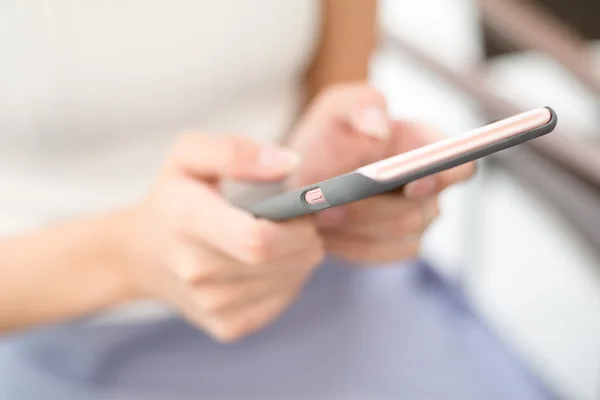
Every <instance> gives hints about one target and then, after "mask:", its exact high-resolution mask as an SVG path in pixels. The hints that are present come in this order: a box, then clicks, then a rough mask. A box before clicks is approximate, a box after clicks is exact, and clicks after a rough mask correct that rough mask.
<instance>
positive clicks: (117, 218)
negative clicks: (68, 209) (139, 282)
mask: <svg viewBox="0 0 600 400" xmlns="http://www.w3.org/2000/svg"><path fill="white" fill-rule="evenodd" d="M125 221H126V218H125V216H124V215H120V214H119V215H111V216H107V217H102V218H94V219H88V220H82V221H78V222H72V223H67V224H63V225H57V226H55V227H52V228H48V229H45V230H41V231H38V232H36V233H34V234H32V235H28V236H23V237H17V238H13V239H9V240H5V241H1V242H0V332H7V331H11V330H15V329H22V328H26V327H29V326H32V325H34V324H40V323H46V322H52V321H57V320H63V319H68V318H73V317H78V316H81V315H84V314H88V313H93V312H95V311H100V310H102V309H105V308H107V307H110V306H112V305H116V304H118V303H120V302H122V301H125V300H127V299H128V298H129V297H130V296H132V294H133V293H132V292H131V290H130V289H131V288H129V287H128V286H127V285H128V284H127V282H128V279H127V277H126V276H125V271H126V270H127V269H126V265H124V264H125V263H124V259H125V257H123V256H124V255H123V254H122V251H120V250H119V249H121V248H122V247H123V246H121V245H120V243H119V242H120V241H122V240H124V235H125V234H124V227H125V225H126V224H124V222H125Z"/></svg>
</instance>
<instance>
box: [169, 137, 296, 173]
mask: <svg viewBox="0 0 600 400" xmlns="http://www.w3.org/2000/svg"><path fill="white" fill-rule="evenodd" d="M299 164H300V156H299V155H298V154H297V153H296V152H295V151H293V150H290V149H286V148H281V147H275V146H263V145H260V144H258V143H256V142H254V141H252V140H251V139H249V138H245V137H241V136H229V137H227V136H225V137H223V136H221V137H218V136H214V135H206V134H194V133H192V134H184V135H182V136H181V137H179V139H178V140H177V142H176V144H175V146H174V147H173V151H172V153H171V155H170V157H169V159H168V161H167V163H166V171H167V172H170V173H176V174H181V173H184V174H189V175H193V176H194V177H196V178H198V179H203V180H219V179H222V178H229V179H234V180H243V181H274V180H280V179H282V178H284V177H286V176H287V175H289V174H290V173H291V172H293V171H294V170H295V169H296V168H297V167H298V165H299Z"/></svg>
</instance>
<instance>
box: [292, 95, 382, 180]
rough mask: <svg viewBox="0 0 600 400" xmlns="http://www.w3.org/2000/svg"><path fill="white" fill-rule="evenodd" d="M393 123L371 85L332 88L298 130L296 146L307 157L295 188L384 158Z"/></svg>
mask: <svg viewBox="0 0 600 400" xmlns="http://www.w3.org/2000/svg"><path fill="white" fill-rule="evenodd" d="M390 125H391V122H390V120H389V117H388V114H387V107H386V102H385V99H384V98H383V96H382V95H381V94H379V93H378V92H377V91H375V90H374V89H372V88H370V87H369V86H366V85H343V86H339V87H334V88H332V89H329V90H327V91H326V92H324V93H323V94H322V95H320V96H319V97H318V98H317V99H316V100H315V101H314V103H313V104H312V105H311V107H310V109H309V110H308V111H307V113H306V114H305V115H304V118H303V119H302V120H301V122H300V124H299V125H298V127H297V129H296V130H295V132H294V136H293V137H294V141H293V142H294V147H295V148H297V149H299V150H300V151H301V153H302V154H303V155H304V164H303V166H302V169H301V171H300V172H301V173H300V174H299V175H297V176H294V179H293V180H292V181H293V183H294V185H299V184H307V183H311V182H315V181H318V180H322V179H327V178H331V177H333V176H335V175H338V174H341V173H345V172H349V171H351V170H353V169H355V168H358V167H361V166H363V165H365V164H368V163H370V162H373V161H376V160H379V159H381V158H382V157H383V155H384V153H385V149H386V146H387V142H388V139H389V137H390V131H391V129H390Z"/></svg>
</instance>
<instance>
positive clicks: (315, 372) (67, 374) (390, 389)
mask: <svg viewBox="0 0 600 400" xmlns="http://www.w3.org/2000/svg"><path fill="white" fill-rule="evenodd" d="M16 343H19V344H9V345H8V346H5V348H4V350H3V355H1V356H0V368H5V366H6V365H8V364H9V363H10V365H11V366H12V367H11V368H10V371H8V374H7V375H6V376H7V377H8V379H7V380H6V381H5V382H6V383H5V385H6V386H5V390H6V391H8V393H12V392H11V391H14V393H15V394H17V392H19V391H20V394H19V395H18V397H17V396H13V397H8V398H17V399H23V400H30V399H31V400H33V399H38V398H39V399H42V398H43V399H53V398H60V399H61V400H63V399H71V398H77V399H82V400H87V399H121V398H123V399H128V400H135V399H138V398H139V399H147V400H152V399H154V398H156V399H159V398H160V399H163V398H169V399H174V400H177V399H182V400H183V399H188V398H190V399H191V398H196V399H197V398H198V396H200V398H211V399H217V398H241V397H243V398H246V399H249V398H260V399H271V398H272V399H282V398H285V399H296V398H297V399H308V398H326V399H353V398H374V399H378V400H379V399H388V398H389V399H397V398H403V399H425V398H444V399H471V398H473V399H475V398H477V399H479V398H485V399H506V398H529V399H548V398H552V397H550V396H549V395H548V394H547V393H545V392H544V391H543V390H542V389H541V387H540V386H539V385H538V383H537V382H536V381H535V379H534V378H533V377H532V376H530V375H529V374H528V373H527V372H526V371H525V370H524V369H523V368H522V366H521V365H520V364H519V363H518V362H517V361H516V360H515V359H514V358H512V357H511V356H510V354H508V353H507V352H506V351H505V350H504V348H503V346H502V345H501V343H499V342H498V341H497V340H496V338H494V337H493V335H491V334H490V332H489V331H488V330H486V329H485V326H483V325H482V324H481V323H480V322H479V321H478V320H477V318H476V317H475V316H474V315H473V314H472V313H471V312H470V311H469V309H468V307H467V306H466V304H465V303H464V302H463V301H462V300H461V299H460V296H459V295H458V296H457V293H456V292H455V291H453V290H450V289H449V288H448V287H447V286H445V285H444V284H443V283H442V282H441V281H440V280H439V279H437V277H436V276H435V274H433V273H432V271H431V270H429V269H428V268H427V267H425V266H422V265H418V264H414V265H412V264H411V265H405V266H392V267H389V268H384V269H372V268H370V269H354V268H350V267H347V266H343V265H337V264H335V263H329V264H328V265H326V266H325V267H324V268H322V269H321V270H320V271H318V273H317V275H316V276H315V279H313V281H312V282H311V283H310V284H309V285H308V287H307V288H306V290H305V292H304V293H303V294H302V296H301V297H300V298H299V300H298V301H297V302H296V303H295V304H294V305H293V306H292V308H291V309H290V310H289V311H288V312H287V313H285V315H284V316H283V317H282V318H280V319H279V320H278V321H276V323H274V324H273V325H271V326H269V327H268V328H267V329H265V330H263V331H262V332H260V333H258V334H255V335H253V336H250V337H248V338H246V339H244V340H242V341H240V342H237V343H233V344H226V345H225V344H216V343H214V342H212V341H211V340H210V339H209V338H208V337H206V336H205V335H203V334H202V333H201V332H199V331H198V330H197V329H195V328H193V327H191V326H189V325H187V324H186V323H185V322H184V321H182V320H180V319H177V318H172V319H168V320H163V321H159V322H154V323H151V324H140V325H135V326H132V325H122V326H118V325H115V326H105V327H90V326H84V325H80V324H69V325H65V326H61V327H58V328H55V329H53V330H51V331H50V332H40V333H36V334H34V335H32V336H31V337H30V338H23V339H21V340H19V341H18V342H16ZM7 370H8V368H7ZM2 385H3V384H2V383H0V393H1V392H2V389H3V388H2ZM42 391H43V393H42ZM36 393H37V394H36ZM75 393H77V395H75ZM36 396H39V397H36Z"/></svg>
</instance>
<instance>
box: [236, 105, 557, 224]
mask: <svg viewBox="0 0 600 400" xmlns="http://www.w3.org/2000/svg"><path fill="white" fill-rule="evenodd" d="M556 120H557V117H556V113H555V112H554V110H553V109H552V108H550V107H544V108H538V109H535V110H531V111H528V112H525V113H522V114H519V115H515V116H513V117H510V118H506V119H503V120H500V121H498V122H494V123H492V124H490V125H486V126H484V127H481V128H479V129H476V130H474V131H471V132H469V133H467V134H463V135H459V136H454V137H450V138H447V139H443V140H440V141H438V142H435V143H432V144H429V145H427V146H424V147H421V148H418V149H415V150H412V151H409V152H406V153H402V154H398V155H396V156H393V157H390V158H386V159H384V160H381V161H377V162H375V163H373V164H369V165H365V166H363V167H361V168H358V169H356V170H354V171H352V172H350V173H347V174H345V175H340V176H337V177H335V178H332V179H328V180H326V181H322V182H319V183H315V184H313V185H309V186H305V187H303V188H299V189H295V190H292V191H289V192H285V193H282V194H279V195H276V196H274V197H271V198H268V199H265V200H262V201H260V202H258V203H255V204H251V205H250V206H249V207H246V209H247V210H248V211H249V212H251V213H252V214H253V215H254V216H256V217H257V218H265V219H269V220H274V221H278V220H286V219H291V218H296V217H299V216H302V215H307V214H311V213H315V212H318V211H321V210H325V209H327V208H330V207H335V206H340V205H342V204H347V203H352V202H354V201H358V200H362V199H366V198H368V197H372V196H376V195H379V194H383V193H387V192H390V191H392V190H396V189H398V188H401V187H402V186H404V185H406V184H407V183H409V182H412V181H414V180H417V179H419V178H423V177H425V176H427V175H432V174H436V173H438V172H441V171H444V170H446V169H450V168H453V167H456V166H458V165H461V164H464V163H467V162H470V161H474V160H477V159H479V158H482V157H485V156H487V155H489V154H492V153H495V152H498V151H500V150H504V149H508V148H510V147H513V146H516V145H518V144H521V143H524V142H527V141H529V140H531V139H535V138H537V137H540V136H542V135H545V134H547V133H550V132H552V131H553V130H554V128H555V127H556Z"/></svg>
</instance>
